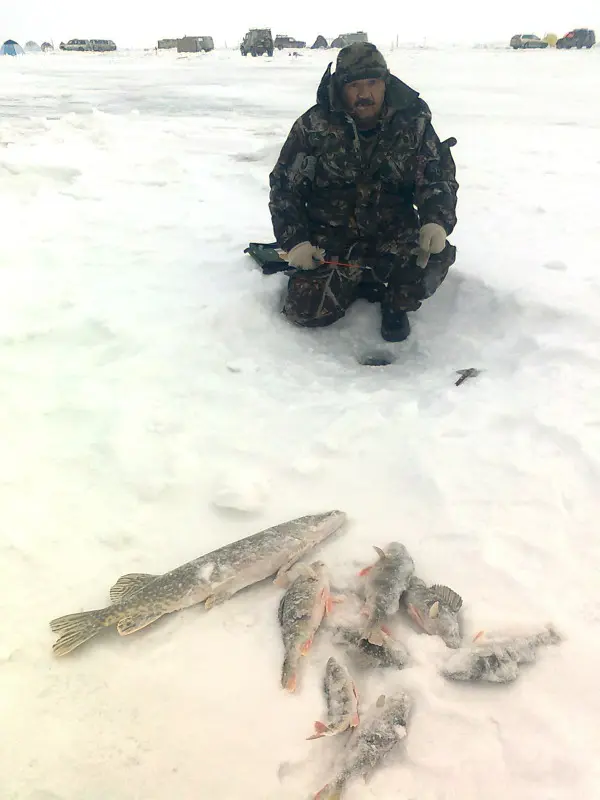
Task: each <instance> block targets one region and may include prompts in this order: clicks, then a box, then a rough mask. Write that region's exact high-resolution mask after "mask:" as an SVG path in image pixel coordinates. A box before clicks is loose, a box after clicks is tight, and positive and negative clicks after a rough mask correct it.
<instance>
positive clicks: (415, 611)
mask: <svg viewBox="0 0 600 800" xmlns="http://www.w3.org/2000/svg"><path fill="white" fill-rule="evenodd" d="M462 602H463V601H462V597H461V596H460V595H459V594H457V593H456V592H455V591H453V590H452V589H449V588H448V587H447V586H440V585H439V584H434V585H433V586H427V585H426V584H425V582H424V581H422V580H421V579H420V578H417V577H416V575H413V576H412V578H411V579H410V583H409V586H408V589H407V590H406V591H405V592H404V594H403V595H402V598H401V604H402V605H403V606H404V607H405V608H406V610H407V611H408V613H409V614H410V616H411V618H412V619H413V620H414V621H415V622H416V623H417V625H418V626H419V627H420V628H422V629H423V630H424V631H425V633H428V634H430V635H431V636H439V637H441V639H443V641H444V642H445V643H446V645H447V646H448V647H460V640H461V634H460V625H459V622H458V612H459V611H460V609H461V608H462Z"/></svg>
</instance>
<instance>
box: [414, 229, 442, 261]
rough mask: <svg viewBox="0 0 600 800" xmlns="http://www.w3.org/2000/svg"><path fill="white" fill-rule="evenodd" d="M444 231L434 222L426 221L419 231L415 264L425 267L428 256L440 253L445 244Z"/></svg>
mask: <svg viewBox="0 0 600 800" xmlns="http://www.w3.org/2000/svg"><path fill="white" fill-rule="evenodd" d="M446 237H447V234H446V231H445V230H444V228H442V226H441V225H438V224H437V223H436V222H426V223H425V225H423V227H422V228H421V230H420V231H419V247H418V248H417V249H416V253H417V265H418V266H419V267H421V268H422V269H425V267H426V266H427V262H428V261H429V256H430V255H432V254H434V253H435V254H437V253H441V252H442V250H443V249H444V247H445V246H446Z"/></svg>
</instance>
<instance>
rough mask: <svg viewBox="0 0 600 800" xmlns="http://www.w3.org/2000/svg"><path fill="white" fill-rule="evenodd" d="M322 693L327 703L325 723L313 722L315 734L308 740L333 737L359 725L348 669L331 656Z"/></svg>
mask: <svg viewBox="0 0 600 800" xmlns="http://www.w3.org/2000/svg"><path fill="white" fill-rule="evenodd" d="M323 691H324V692H325V699H326V701H327V722H326V723H325V722H315V732H314V734H313V735H312V736H309V737H308V738H309V739H320V738H321V737H322V736H335V735H336V734H338V733H343V732H344V731H347V730H348V729H349V728H355V727H356V726H357V725H358V723H359V721H360V720H359V716H358V693H357V691H356V686H355V684H354V681H353V680H352V677H351V676H350V673H349V672H348V669H347V668H346V667H345V666H344V665H343V664H340V663H339V662H338V661H337V660H336V659H335V658H334V657H333V656H331V658H330V659H329V660H328V661H327V664H326V665H325V677H324V679H323Z"/></svg>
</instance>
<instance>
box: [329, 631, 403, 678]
mask: <svg viewBox="0 0 600 800" xmlns="http://www.w3.org/2000/svg"><path fill="white" fill-rule="evenodd" d="M382 637H383V641H382V643H381V644H371V642H369V641H367V639H363V638H362V631H361V630H360V629H359V628H353V627H342V626H339V627H338V628H336V630H335V633H334V636H333V642H334V644H346V645H350V647H351V648H352V649H353V650H354V655H355V658H356V659H357V661H358V662H359V663H362V664H363V665H364V666H366V667H395V668H396V669H403V668H404V667H405V666H406V665H407V664H408V662H409V660H410V656H409V654H408V650H407V649H406V647H404V645H403V644H401V643H400V642H397V641H395V640H394V639H392V637H391V636H388V635H387V634H386V633H384V632H383V631H382Z"/></svg>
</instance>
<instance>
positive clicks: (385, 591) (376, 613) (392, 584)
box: [359, 542, 415, 645]
mask: <svg viewBox="0 0 600 800" xmlns="http://www.w3.org/2000/svg"><path fill="white" fill-rule="evenodd" d="M375 551H376V552H377V554H378V556H379V560H378V561H377V562H376V563H375V564H372V565H371V566H369V567H366V568H365V569H363V570H361V571H360V573H359V575H361V576H365V605H364V608H363V610H362V612H361V614H362V615H363V616H365V617H366V618H367V619H366V622H365V625H364V629H363V632H362V636H361V638H362V639H367V640H368V641H369V642H370V643H371V644H374V645H382V644H384V641H385V636H386V635H387V636H389V635H390V631H389V629H388V628H387V626H386V622H387V620H388V619H389V617H391V616H392V614H395V613H396V612H397V611H398V608H399V605H400V597H401V596H402V594H403V593H404V592H405V591H406V589H407V588H408V584H409V581H410V579H411V577H412V574H413V572H414V571H415V565H414V562H413V560H412V558H411V556H410V554H409V552H408V550H407V549H406V547H405V546H404V545H403V544H400V543H399V542H390V543H389V544H388V545H386V547H385V548H383V549H382V548H380V547H375Z"/></svg>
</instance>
